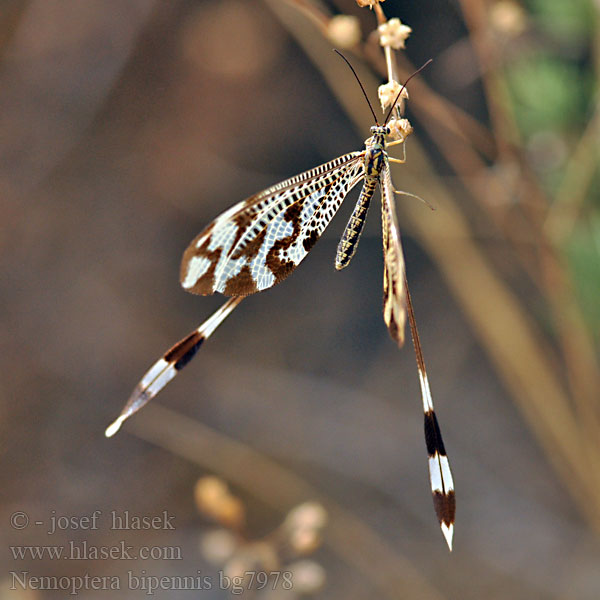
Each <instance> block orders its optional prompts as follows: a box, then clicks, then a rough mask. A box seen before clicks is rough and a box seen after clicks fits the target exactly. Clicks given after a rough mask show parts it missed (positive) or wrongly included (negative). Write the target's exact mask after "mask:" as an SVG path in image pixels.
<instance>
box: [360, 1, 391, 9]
mask: <svg viewBox="0 0 600 600" xmlns="http://www.w3.org/2000/svg"><path fill="white" fill-rule="evenodd" d="M380 2H385V0H356V4H358V5H359V6H360V7H364V6H368V7H369V8H373V7H374V6H375V5H376V4H379V3H380Z"/></svg>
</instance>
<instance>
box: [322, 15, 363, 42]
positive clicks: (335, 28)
mask: <svg viewBox="0 0 600 600" xmlns="http://www.w3.org/2000/svg"><path fill="white" fill-rule="evenodd" d="M327 36H328V37H329V40H330V41H331V42H332V43H333V44H335V45H336V46H338V47H339V48H352V46H356V44H358V42H360V38H361V31H360V21H359V20H358V19H357V18H356V17H352V16H350V15H336V16H335V17H332V18H331V19H330V20H329V23H328V25H327Z"/></svg>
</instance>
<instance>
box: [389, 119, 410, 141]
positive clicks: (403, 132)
mask: <svg viewBox="0 0 600 600" xmlns="http://www.w3.org/2000/svg"><path fill="white" fill-rule="evenodd" d="M388 127H389V128H390V135H389V136H388V137H389V138H390V139H392V140H405V139H406V138H407V137H408V136H409V135H410V134H411V133H412V132H413V128H412V125H411V124H410V121H409V120H408V119H392V120H391V121H390V122H389V123H388Z"/></svg>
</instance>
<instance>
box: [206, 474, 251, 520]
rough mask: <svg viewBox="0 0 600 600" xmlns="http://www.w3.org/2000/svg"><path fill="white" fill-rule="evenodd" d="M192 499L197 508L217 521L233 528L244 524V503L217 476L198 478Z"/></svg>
mask: <svg viewBox="0 0 600 600" xmlns="http://www.w3.org/2000/svg"><path fill="white" fill-rule="evenodd" d="M194 500H195V501H196V506H197V507H198V510H200V511H201V512H202V513H204V514H205V515H208V516H210V517H212V518H213V519H215V520H216V521H218V522H219V523H222V524H223V525H226V526H227V527H231V528H235V529H239V528H241V527H242V526H243V525H244V521H245V516H246V515H245V508H244V505H243V504H242V502H241V501H240V500H239V499H238V498H236V497H235V496H232V495H231V494H230V492H229V488H228V487H227V484H226V483H225V482H224V481H222V480H221V479H219V478H218V477H202V478H200V479H199V480H198V481H197V482H196V486H195V487H194Z"/></svg>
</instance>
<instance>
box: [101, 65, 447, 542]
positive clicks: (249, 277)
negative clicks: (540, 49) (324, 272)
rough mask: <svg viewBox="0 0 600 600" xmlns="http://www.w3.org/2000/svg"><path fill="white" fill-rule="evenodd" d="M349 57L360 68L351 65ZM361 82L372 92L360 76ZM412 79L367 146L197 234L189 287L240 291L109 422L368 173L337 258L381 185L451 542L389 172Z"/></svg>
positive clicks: (400, 336) (387, 271) (185, 280)
mask: <svg viewBox="0 0 600 600" xmlns="http://www.w3.org/2000/svg"><path fill="white" fill-rule="evenodd" d="M342 58H344V60H346V59H345V57H343V56H342ZM346 62H347V63H348V61H347V60H346ZM426 64H428V63H426ZM426 64H425V65H423V67H421V69H422V68H424V67H425V66H426ZM348 65H349V66H350V68H351V69H352V71H353V73H354V75H355V76H356V73H355V72H354V69H353V68H352V66H351V65H350V64H349V63H348ZM421 69H419V71H420V70H421ZM419 71H417V73H418V72H419ZM415 74H416V73H415ZM356 78H357V80H358V77H356ZM407 83H408V81H407ZM359 85H360V86H361V89H362V91H363V94H364V95H365V98H367V102H369V101H368V97H367V94H366V92H365V90H364V88H363V87H362V84H361V83H360V80H359ZM405 86H406V83H405V84H404V86H402V89H401V90H400V93H399V94H398V96H397V97H396V100H395V101H394V103H393V105H392V108H391V109H390V111H389V113H388V115H387V117H386V119H385V121H384V123H383V124H382V125H380V124H379V123H378V121H377V117H376V115H375V112H374V111H373V108H372V107H371V104H370V103H369V107H370V108H371V112H372V114H373V117H374V119H375V125H374V126H373V127H371V136H370V137H369V138H368V139H367V140H366V141H365V146H364V149H363V150H359V151H357V152H350V153H349V154H344V155H343V156H340V157H338V158H335V159H334V160H332V161H329V162H327V163H325V164H322V165H320V166H318V167H315V168H314V169H311V170H309V171H306V172H304V173H301V174H300V175H296V176H294V177H291V178H290V179H287V180H285V181H282V182H280V183H277V184H275V185H273V186H271V187H270V188H267V189H266V190H263V191H262V192H259V193H258V194H255V195H254V196H251V197H250V198H247V199H246V200H243V201H242V202H240V203H238V204H236V205H235V206H233V207H231V208H230V209H229V210H227V211H225V212H224V213H223V214H221V215H220V216H218V217H217V218H216V219H215V220H214V221H212V222H211V223H210V224H209V225H208V226H207V227H206V228H205V229H204V231H202V232H201V233H200V234H199V235H198V236H197V237H196V238H195V239H194V240H193V241H192V243H191V244H190V245H189V246H188V248H187V250H186V251H185V252H184V255H183V259H182V262H181V272H180V281H181V285H182V286H183V288H184V289H185V290H187V291H189V292H191V293H194V294H201V295H209V294H214V293H215V292H220V293H222V294H224V295H225V296H230V297H231V298H230V299H229V300H228V301H227V302H225V304H223V306H221V308H219V310H217V311H216V312H215V313H214V314H213V315H212V316H211V317H210V318H209V319H208V320H206V321H205V322H204V323H202V324H201V325H200V326H199V327H198V328H197V329H195V330H194V331H192V332H191V333H190V334H189V335H188V336H186V337H185V338H183V339H182V340H180V341H179V342H177V343H176V344H175V345H174V346H173V347H172V348H171V349H169V350H168V351H167V352H166V353H165V354H164V355H163V356H162V358H160V359H159V360H158V361H157V362H156V363H155V364H154V365H152V367H151V368H150V369H149V370H148V372H147V373H146V374H145V375H144V376H143V378H142V379H141V381H140V382H139V383H138V385H137V386H136V388H135V389H134V391H133V393H132V395H131V397H130V398H129V400H128V402H127V404H126V405H125V407H124V408H123V411H122V412H121V414H120V416H119V417H118V418H117V419H116V420H115V421H114V422H113V423H112V424H111V425H110V426H109V427H108V428H107V430H106V436H107V437H110V436H112V435H114V434H115V433H116V432H117V431H118V429H119V428H120V426H121V424H122V423H123V421H125V420H126V419H127V418H128V417H130V416H131V415H132V414H133V413H135V412H137V411H138V410H139V409H140V408H141V407H142V406H144V405H145V404H146V403H147V402H149V401H150V400H151V399H152V398H153V397H154V396H156V394H158V392H159V391H160V390H161V389H162V388H164V387H165V385H167V383H168V382H169V381H171V379H173V378H174V377H175V375H177V373H179V371H181V370H182V369H183V367H185V366H186V365H187V364H188V363H189V361H190V360H191V359H192V358H193V357H194V356H195V354H196V353H197V352H198V349H199V348H200V346H201V345H202V344H203V342H204V341H206V340H207V339H208V338H209V337H210V335H211V334H212V333H213V332H214V331H215V329H216V328H217V327H218V326H219V325H220V324H221V323H222V322H223V321H224V320H225V319H226V318H227V316H228V315H229V314H231V312H232V311H233V310H234V309H235V308H236V307H237V306H238V305H239V304H240V302H242V300H243V299H244V298H245V297H246V296H248V295H250V294H254V293H256V292H260V291H262V290H265V289H268V288H270V287H272V286H273V285H275V284H277V283H279V282H281V281H283V280H284V279H285V278H286V277H288V276H289V275H290V274H291V273H292V272H293V271H294V269H295V268H296V267H297V266H298V265H299V264H300V262H301V261H302V260H303V259H304V257H305V256H306V255H307V254H308V252H309V251H310V250H311V249H312V247H313V246H314V245H315V243H316V242H317V240H318V239H319V237H320V236H321V234H322V233H323V231H324V230H325V228H326V227H327V225H328V224H329V222H330V221H331V219H332V218H333V216H334V215H335V213H336V212H337V210H338V208H339V207H340V205H341V204H342V202H343V200H344V199H345V197H346V196H347V195H348V193H349V192H350V191H351V190H352V188H354V187H355V186H356V185H357V184H358V183H359V182H361V181H362V183H363V185H362V189H361V192H360V195H359V198H358V201H357V203H356V206H355V207H354V210H353V212H352V215H351V216H350V219H349V221H348V224H347V225H346V228H345V230H344V233H343V234H342V237H341V240H340V242H339V245H338V248H337V254H336V258H335V268H336V269H338V270H340V269H343V268H344V267H346V266H348V264H349V263H350V261H351V260H352V257H353V256H354V253H355V251H356V247H357V245H358V241H359V239H360V235H361V232H362V230H363V227H364V223H365V217H366V214H367V210H368V208H369V204H370V202H371V199H372V197H373V194H374V192H375V189H376V188H377V187H379V188H380V190H381V221H382V234H383V250H384V271H383V295H384V303H383V317H384V320H385V323H386V325H387V328H388V330H389V332H390V335H391V337H392V338H393V339H394V340H395V341H396V343H397V344H398V345H399V346H402V345H403V343H404V329H405V324H406V316H407V315H408V320H409V325H410V330H411V335H412V340H413V345H414V349H415V355H416V358H417V367H418V372H419V381H420V386H421V396H422V400H423V411H424V415H425V441H426V445H427V452H428V455H429V477H430V483H431V492H432V494H433V503H434V508H435V511H436V514H437V517H438V520H439V523H440V527H441V529H442V533H443V534H444V537H445V539H446V542H447V544H448V547H449V548H450V550H452V536H453V532H454V513H455V497H454V484H453V481H452V473H451V471H450V465H449V463H448V458H447V456H446V450H445V448H444V443H443V441H442V435H441V433H440V428H439V426H438V422H437V418H436V416H435V412H434V408H433V401H432V398H431V392H430V388H429V382H428V379H427V372H426V370H425V362H424V359H423V352H422V350H421V343H420V340H419V334H418V331H417V326H416V322H415V317H414V313H413V308H412V301H411V297H410V292H409V289H408V283H407V280H406V274H405V268H404V257H403V252H402V246H401V241H400V231H399V228H398V221H397V218H396V209H395V198H394V193H395V190H394V187H393V185H392V179H391V175H390V163H394V162H395V163H403V162H404V159H397V158H392V157H390V156H388V153H387V151H386V147H390V146H393V145H396V144H403V143H404V141H405V136H402V137H401V138H400V139H399V140H394V141H391V142H387V143H386V137H387V136H389V135H390V127H389V126H388V122H389V119H390V116H391V115H392V111H393V109H394V107H395V105H396V103H397V102H398V100H399V99H400V96H401V94H402V91H403V90H404V88H405Z"/></svg>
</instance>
